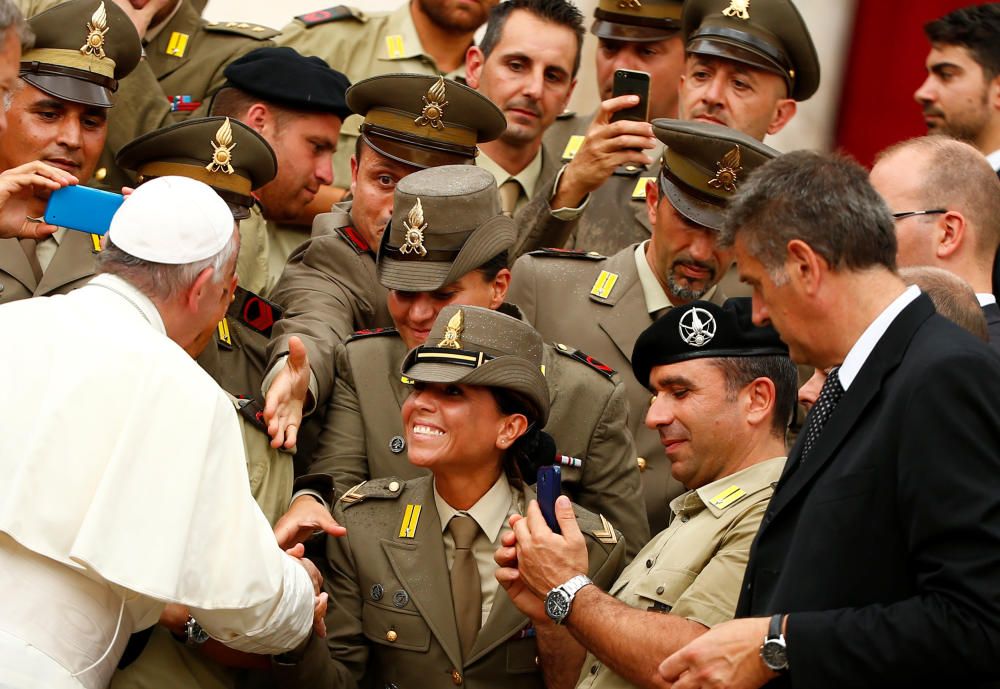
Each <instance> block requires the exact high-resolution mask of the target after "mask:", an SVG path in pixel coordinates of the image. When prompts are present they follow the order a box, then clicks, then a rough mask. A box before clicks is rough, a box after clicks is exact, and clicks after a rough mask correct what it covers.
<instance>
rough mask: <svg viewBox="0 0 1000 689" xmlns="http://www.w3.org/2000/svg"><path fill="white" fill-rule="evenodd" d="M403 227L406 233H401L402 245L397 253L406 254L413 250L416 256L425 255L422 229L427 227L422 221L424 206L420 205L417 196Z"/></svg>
mask: <svg viewBox="0 0 1000 689" xmlns="http://www.w3.org/2000/svg"><path fill="white" fill-rule="evenodd" d="M403 228H404V229H406V234H405V235H403V246H401V247H400V249H399V253H401V254H408V253H410V252H413V253H415V254H416V255H417V256H426V255H427V249H425V248H424V230H426V229H427V223H425V222H424V207H423V206H422V205H420V199H419V198H418V199H417V202H416V203H415V204H413V208H411V209H410V212H409V214H408V215H407V216H406V220H404V221H403Z"/></svg>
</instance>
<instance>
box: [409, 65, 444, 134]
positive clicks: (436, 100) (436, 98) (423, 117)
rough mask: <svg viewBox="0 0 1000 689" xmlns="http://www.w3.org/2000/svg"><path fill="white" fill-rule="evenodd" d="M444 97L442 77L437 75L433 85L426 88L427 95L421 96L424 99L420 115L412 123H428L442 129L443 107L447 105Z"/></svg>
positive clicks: (424, 124) (422, 124)
mask: <svg viewBox="0 0 1000 689" xmlns="http://www.w3.org/2000/svg"><path fill="white" fill-rule="evenodd" d="M444 97H445V92H444V77H438V80H437V81H435V82H434V85H433V86H431V87H430V88H429V89H427V95H426V96H422V97H421V99H422V100H423V101H424V109H423V110H421V111H420V117H418V118H417V119H415V120H413V123H414V124H416V125H419V126H421V127H426V126H427V125H430V126H432V127H433V128H434V129H444V122H442V121H441V118H442V117H444V109H445V108H446V107H448V101H446V100H445V99H444Z"/></svg>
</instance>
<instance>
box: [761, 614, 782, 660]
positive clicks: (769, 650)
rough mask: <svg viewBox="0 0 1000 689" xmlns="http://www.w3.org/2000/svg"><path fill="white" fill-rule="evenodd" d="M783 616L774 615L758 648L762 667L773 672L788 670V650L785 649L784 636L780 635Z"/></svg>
mask: <svg viewBox="0 0 1000 689" xmlns="http://www.w3.org/2000/svg"><path fill="white" fill-rule="evenodd" d="M784 617H785V616H784V615H780V614H779V615H775V616H774V617H772V618H771V624H770V626H769V627H768V630H767V636H765V637H764V643H763V644H761V646H760V659H761V660H763V661H764V665H766V666H767V667H768V669H770V670H774V671H775V672H785V671H786V670H788V649H787V648H786V647H785V635H784V634H782V633H781V623H782V620H783V619H784Z"/></svg>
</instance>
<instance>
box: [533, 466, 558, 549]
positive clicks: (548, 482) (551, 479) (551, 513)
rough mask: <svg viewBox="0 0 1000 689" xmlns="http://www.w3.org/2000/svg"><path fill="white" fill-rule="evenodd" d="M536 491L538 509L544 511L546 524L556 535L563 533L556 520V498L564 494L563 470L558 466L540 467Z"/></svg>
mask: <svg viewBox="0 0 1000 689" xmlns="http://www.w3.org/2000/svg"><path fill="white" fill-rule="evenodd" d="M535 490H536V491H537V493H538V507H539V508H541V510H542V516H543V517H545V522H546V523H547V524H548V525H549V528H550V529H552V530H553V531H555V532H556V533H562V532H561V531H560V530H559V522H558V521H557V520H556V498H558V497H559V496H560V495H561V494H562V470H561V469H560V468H559V467H558V466H543V467H539V468H538V482H537V483H536V484H535Z"/></svg>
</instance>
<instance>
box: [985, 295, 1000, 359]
mask: <svg viewBox="0 0 1000 689" xmlns="http://www.w3.org/2000/svg"><path fill="white" fill-rule="evenodd" d="M983 315H984V316H986V329H987V331H989V334H990V346H991V347H993V348H994V349H996V350H997V351H1000V305H997V304H996V303H993V304H987V305H986V306H984V307H983Z"/></svg>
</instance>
